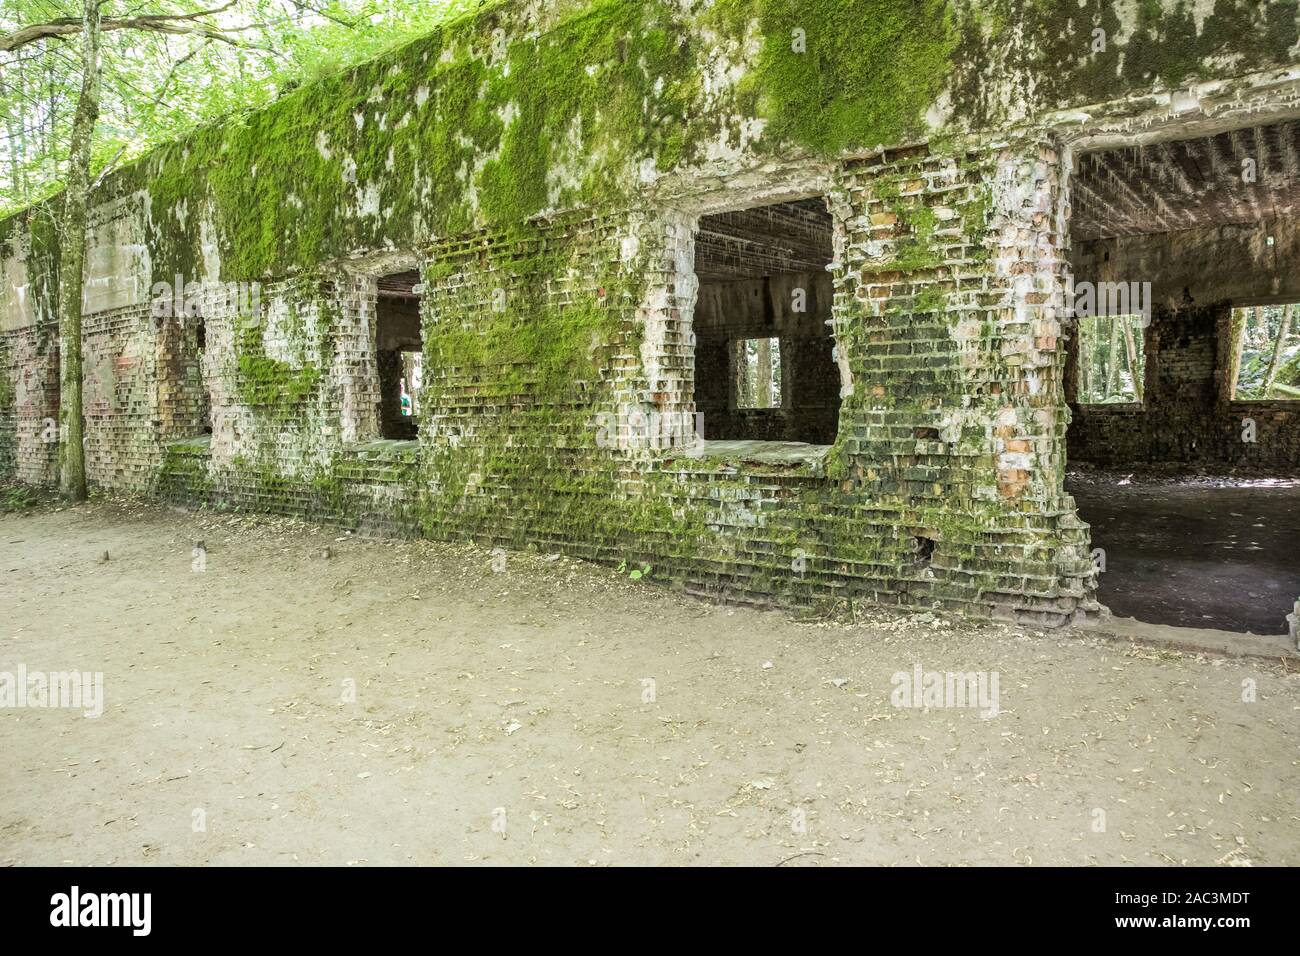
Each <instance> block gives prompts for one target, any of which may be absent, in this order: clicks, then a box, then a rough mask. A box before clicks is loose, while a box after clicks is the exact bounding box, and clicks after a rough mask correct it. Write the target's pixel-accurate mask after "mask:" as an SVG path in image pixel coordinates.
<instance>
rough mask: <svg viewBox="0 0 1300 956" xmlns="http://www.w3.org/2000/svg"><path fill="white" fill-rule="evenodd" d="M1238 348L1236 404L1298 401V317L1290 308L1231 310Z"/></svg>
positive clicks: (1299, 344)
mask: <svg viewBox="0 0 1300 956" xmlns="http://www.w3.org/2000/svg"><path fill="white" fill-rule="evenodd" d="M1232 320H1233V327H1234V334H1235V336H1236V341H1237V343H1238V344H1239V346H1240V350H1241V351H1240V363H1239V365H1238V369H1239V370H1238V374H1237V381H1236V391H1235V393H1234V396H1233V397H1234V398H1236V399H1237V400H1238V401H1266V400H1275V401H1276V400H1284V401H1294V400H1296V399H1300V315H1298V314H1297V309H1296V308H1295V307H1294V306H1291V305H1265V306H1251V307H1246V308H1237V309H1233V316H1232Z"/></svg>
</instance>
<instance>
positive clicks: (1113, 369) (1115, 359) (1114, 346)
mask: <svg viewBox="0 0 1300 956" xmlns="http://www.w3.org/2000/svg"><path fill="white" fill-rule="evenodd" d="M1109 318H1110V343H1109V344H1108V345H1107V346H1106V399H1107V401H1109V400H1110V398H1111V397H1112V396H1114V395H1118V394H1119V327H1120V324H1121V323H1122V322H1124V319H1125V317H1124V316H1122V315H1112V316H1110V317H1109Z"/></svg>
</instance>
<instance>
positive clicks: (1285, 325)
mask: <svg viewBox="0 0 1300 956" xmlns="http://www.w3.org/2000/svg"><path fill="white" fill-rule="evenodd" d="M1290 334H1291V305H1290V304H1289V303H1288V305H1287V306H1286V308H1284V309H1283V310H1282V327H1281V328H1279V329H1278V331H1277V342H1276V343H1274V345H1273V358H1272V359H1271V360H1270V361H1269V363H1268V371H1267V372H1265V373H1264V390H1263V391H1262V392H1260V393H1259V394H1260V397H1261V398H1268V393H1269V390H1270V389H1272V388H1273V379H1275V378H1277V370H1278V366H1280V365H1281V364H1282V352H1283V351H1284V350H1285V349H1286V338H1287V336H1288V335H1290Z"/></svg>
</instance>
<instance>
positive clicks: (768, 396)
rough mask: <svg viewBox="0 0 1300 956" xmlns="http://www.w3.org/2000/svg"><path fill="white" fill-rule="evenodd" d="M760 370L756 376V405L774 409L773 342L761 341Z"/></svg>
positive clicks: (759, 342)
mask: <svg viewBox="0 0 1300 956" xmlns="http://www.w3.org/2000/svg"><path fill="white" fill-rule="evenodd" d="M756 351H757V353H758V369H757V370H756V373H755V375H754V381H755V384H754V398H755V402H754V404H755V405H756V406H758V407H759V408H771V407H772V340H771V339H759V340H758V343H757V348H756Z"/></svg>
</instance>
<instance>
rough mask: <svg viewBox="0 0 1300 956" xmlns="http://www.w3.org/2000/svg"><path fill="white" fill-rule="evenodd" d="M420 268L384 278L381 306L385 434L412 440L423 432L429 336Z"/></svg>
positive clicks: (378, 332) (378, 346)
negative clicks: (422, 313)
mask: <svg viewBox="0 0 1300 956" xmlns="http://www.w3.org/2000/svg"><path fill="white" fill-rule="evenodd" d="M419 281H420V274H419V272H418V271H415V270H411V271H409V272H398V273H394V274H393V275H388V276H383V277H382V278H380V280H379V296H378V302H377V304H376V307H375V360H376V365H377V366H378V370H379V434H380V437H382V438H391V439H397V440H410V439H413V438H415V437H416V436H417V435H418V434H419V430H420V429H419V424H418V422H419V413H420V390H421V387H422V386H423V384H424V382H423V376H424V356H423V350H424V339H423V336H422V334H421V331H420V296H419V294H418V293H417V292H416V291H415V286H416V285H417V284H418V283H419Z"/></svg>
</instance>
